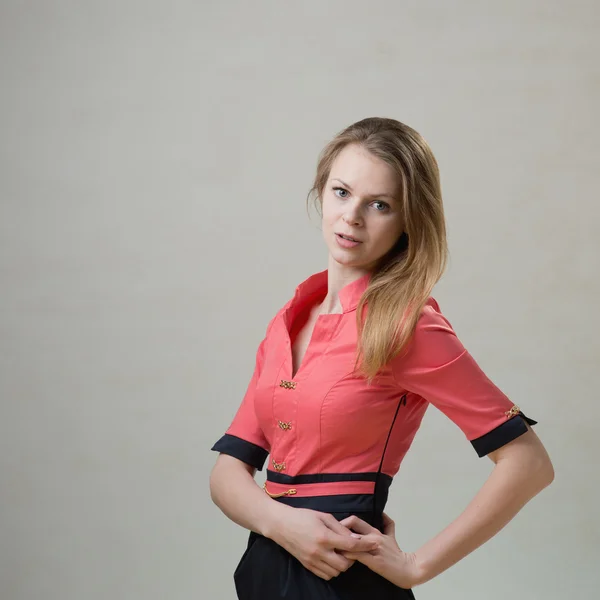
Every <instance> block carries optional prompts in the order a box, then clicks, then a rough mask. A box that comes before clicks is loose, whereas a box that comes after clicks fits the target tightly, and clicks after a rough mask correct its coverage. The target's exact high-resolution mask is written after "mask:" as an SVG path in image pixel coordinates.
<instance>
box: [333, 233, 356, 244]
mask: <svg viewBox="0 0 600 600" xmlns="http://www.w3.org/2000/svg"><path fill="white" fill-rule="evenodd" d="M335 235H337V236H339V237H341V238H342V239H346V240H349V241H351V242H358V243H360V242H361V240H358V239H356V238H355V237H352V236H351V235H346V234H345V233H336V234H335Z"/></svg>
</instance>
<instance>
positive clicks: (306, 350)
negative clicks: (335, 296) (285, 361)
mask: <svg viewBox="0 0 600 600" xmlns="http://www.w3.org/2000/svg"><path fill="white" fill-rule="evenodd" d="M310 316H312V315H310ZM310 316H309V319H310ZM324 316H326V315H325V314H318V315H317V318H316V319H315V322H314V323H313V327H312V331H311V332H310V337H309V338H308V343H307V344H306V348H305V349H304V354H303V355H302V360H301V361H300V363H299V364H298V368H297V369H296V372H295V373H294V343H295V342H296V340H297V339H298V333H297V334H296V336H295V339H294V341H293V342H292V339H291V336H290V332H289V330H288V340H289V357H290V365H291V368H290V374H291V376H292V379H291V380H292V381H294V380H295V379H296V377H297V376H298V373H300V371H302V367H303V366H304V364H305V363H306V357H307V356H308V352H309V350H310V347H311V344H312V343H313V340H314V337H315V330H316V328H317V323H318V322H319V319H320V318H321V317H324ZM307 322H308V321H307ZM305 325H306V323H305Z"/></svg>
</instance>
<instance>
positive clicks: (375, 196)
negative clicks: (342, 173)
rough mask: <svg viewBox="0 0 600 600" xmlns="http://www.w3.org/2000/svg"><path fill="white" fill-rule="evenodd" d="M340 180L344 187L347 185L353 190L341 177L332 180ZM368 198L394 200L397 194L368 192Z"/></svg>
mask: <svg viewBox="0 0 600 600" xmlns="http://www.w3.org/2000/svg"><path fill="white" fill-rule="evenodd" d="M333 180H335V181H339V182H340V183H341V184H342V185H343V186H344V187H347V188H348V189H349V190H350V191H352V187H351V186H350V184H348V183H345V182H344V181H342V180H341V179H338V178H337V177H334V178H333V179H332V181H333ZM367 198H391V199H392V200H395V199H396V198H395V196H392V195H391V194H368V195H367Z"/></svg>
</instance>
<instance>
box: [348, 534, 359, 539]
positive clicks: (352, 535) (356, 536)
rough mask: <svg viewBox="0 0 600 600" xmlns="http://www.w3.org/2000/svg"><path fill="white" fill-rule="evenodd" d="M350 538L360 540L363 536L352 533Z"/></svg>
mask: <svg viewBox="0 0 600 600" xmlns="http://www.w3.org/2000/svg"><path fill="white" fill-rule="evenodd" d="M350 537H353V538H359V539H360V538H361V537H362V536H361V535H359V534H358V533H351V534H350Z"/></svg>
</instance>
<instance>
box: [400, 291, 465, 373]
mask: <svg viewBox="0 0 600 600" xmlns="http://www.w3.org/2000/svg"><path fill="white" fill-rule="evenodd" d="M464 351H465V348H464V347H463V345H462V343H461V341H460V340H459V338H458V336H457V335H456V332H455V331H454V328H453V327H452V324H451V323H450V321H449V320H448V318H447V317H446V316H445V315H444V314H443V313H442V310H441V308H440V305H439V304H438V302H437V300H436V299H435V298H433V297H432V296H430V297H429V298H428V299H427V301H426V302H425V304H424V306H423V308H422V309H421V312H420V315H419V318H418V321H417V324H416V326H415V329H414V331H413V333H412V335H411V337H410V338H409V340H408V342H407V343H406V346H405V347H404V348H403V350H402V351H401V352H400V353H399V354H398V356H397V357H396V358H395V359H394V360H393V367H394V368H396V369H406V368H409V367H410V368H431V367H436V366H439V365H443V364H448V363H449V362H452V361H453V360H455V359H456V358H458V357H459V356H461V355H462V354H463V353H464Z"/></svg>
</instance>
